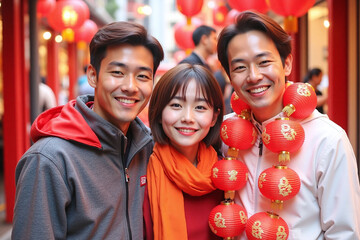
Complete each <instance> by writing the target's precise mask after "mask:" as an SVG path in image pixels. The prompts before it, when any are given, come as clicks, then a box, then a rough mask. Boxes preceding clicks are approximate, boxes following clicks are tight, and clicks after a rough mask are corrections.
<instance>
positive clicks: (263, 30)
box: [218, 12, 360, 240]
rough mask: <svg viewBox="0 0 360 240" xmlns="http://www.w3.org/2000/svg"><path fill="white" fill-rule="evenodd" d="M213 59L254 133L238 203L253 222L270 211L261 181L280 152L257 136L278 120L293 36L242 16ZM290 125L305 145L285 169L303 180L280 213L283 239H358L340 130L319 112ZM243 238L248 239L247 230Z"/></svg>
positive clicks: (359, 222)
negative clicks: (298, 130) (297, 127)
mask: <svg viewBox="0 0 360 240" xmlns="http://www.w3.org/2000/svg"><path fill="white" fill-rule="evenodd" d="M218 57H219V60H220V62H221V64H222V66H223V67H224V69H225V71H226V72H227V74H228V76H229V78H230V80H231V83H232V86H233V87H234V90H235V91H236V93H237V95H238V96H239V97H240V98H241V99H242V100H244V101H245V102H246V103H247V104H249V106H250V108H251V111H252V114H251V121H252V123H253V124H254V126H255V127H256V129H257V130H258V139H257V141H256V143H255V145H254V146H253V147H251V148H250V149H247V150H240V151H239V154H238V159H239V160H241V161H244V162H245V164H246V165H247V167H248V169H249V178H248V182H247V184H246V186H245V187H244V188H243V189H241V190H239V191H237V193H236V196H235V202H236V203H238V204H240V205H243V206H244V207H245V208H246V210H247V213H248V217H249V218H250V217H251V216H252V215H254V214H256V213H258V212H267V211H269V210H271V208H270V200H269V199H267V198H266V197H264V196H263V195H262V194H261V193H260V191H259V188H258V178H259V175H260V173H261V172H262V171H264V170H265V169H267V168H269V167H271V166H272V165H275V164H276V163H277V159H278V154H277V153H273V152H271V151H270V150H268V149H267V148H266V147H263V144H262V141H261V132H262V130H263V128H264V127H265V126H266V124H268V123H269V122H272V121H274V120H275V119H276V118H278V117H282V116H283V114H282V109H283V107H284V106H283V103H282V99H283V94H284V91H285V80H286V76H288V75H289V74H290V73H291V68H292V67H291V65H292V55H291V38H290V36H289V35H288V34H287V33H286V32H285V31H284V30H283V29H282V28H281V27H280V26H279V25H278V24H277V23H276V22H275V21H273V20H272V19H270V18H269V17H267V16H265V15H262V14H257V13H253V12H243V13H240V15H239V17H238V18H237V20H236V22H235V24H233V25H229V26H227V27H226V28H224V30H223V31H222V32H221V33H220V36H219V41H218ZM233 115H234V114H233ZM230 116H231V115H230ZM227 117H229V116H227ZM290 118H291V117H290ZM291 120H295V121H298V122H299V123H300V124H301V125H302V127H303V128H304V131H305V141H304V143H303V145H302V147H301V148H300V150H298V151H297V152H295V153H292V154H291V160H290V162H289V163H288V164H287V166H288V167H289V168H291V169H293V170H294V171H295V172H296V173H297V174H298V175H299V176H300V179H301V187H300V191H299V193H298V194H297V195H296V196H295V197H294V198H292V199H290V200H287V201H284V204H283V209H282V210H278V214H279V215H280V217H282V218H283V219H284V220H285V221H286V222H287V224H288V227H289V235H288V239H292V240H294V239H300V240H303V239H342V240H343V239H344V240H345V239H348V240H355V239H360V187H359V178H358V174H357V165H356V159H355V156H354V152H353V149H352V147H351V145H350V142H349V140H348V137H347V135H346V133H345V131H344V130H343V129H341V128H340V127H339V126H338V125H336V124H335V123H334V122H332V121H331V120H330V119H329V118H328V117H327V116H326V115H323V114H320V113H319V112H318V111H317V110H314V112H313V113H312V114H310V116H308V117H306V118H304V119H293V118H291ZM240 134H241V133H240ZM240 238H241V239H246V235H245V232H244V233H243V234H242V235H241V236H240Z"/></svg>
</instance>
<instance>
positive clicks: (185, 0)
mask: <svg viewBox="0 0 360 240" xmlns="http://www.w3.org/2000/svg"><path fill="white" fill-rule="evenodd" d="M203 2H204V1H203V0H176V6H177V8H178V10H179V11H180V12H181V13H182V14H183V15H185V16H186V17H188V18H191V17H193V16H195V15H196V14H198V13H199V12H200V11H201V8H202V5H203Z"/></svg>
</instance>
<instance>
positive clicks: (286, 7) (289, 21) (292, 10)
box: [268, 0, 316, 33]
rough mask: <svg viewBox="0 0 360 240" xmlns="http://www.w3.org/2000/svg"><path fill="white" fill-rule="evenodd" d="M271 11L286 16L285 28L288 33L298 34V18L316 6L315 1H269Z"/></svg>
mask: <svg viewBox="0 0 360 240" xmlns="http://www.w3.org/2000/svg"><path fill="white" fill-rule="evenodd" d="M268 2H269V5H270V9H271V10H272V11H274V12H275V13H277V14H279V15H281V16H284V17H285V18H284V28H285V31H286V32H288V33H296V32H297V30H298V24H297V18H298V17H301V16H302V15H304V14H305V13H307V11H309V9H310V8H311V7H312V6H314V4H315V2H316V1H315V0H303V1H301V2H299V1H297V0H268Z"/></svg>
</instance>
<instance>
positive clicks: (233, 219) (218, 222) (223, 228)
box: [209, 202, 247, 238]
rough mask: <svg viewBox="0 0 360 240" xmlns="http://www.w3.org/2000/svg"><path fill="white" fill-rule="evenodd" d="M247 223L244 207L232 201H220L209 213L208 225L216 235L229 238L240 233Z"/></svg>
mask: <svg viewBox="0 0 360 240" xmlns="http://www.w3.org/2000/svg"><path fill="white" fill-rule="evenodd" d="M246 223H247V213H246V210H245V208H243V207H242V206H240V205H237V204H235V203H234V202H221V205H218V206H216V207H215V208H213V209H212V210H211V212H210V215H209V226H210V229H211V231H212V232H213V233H214V234H216V235H217V236H220V237H223V238H231V237H235V236H238V235H240V234H241V233H242V232H243V231H244V230H245V226H246Z"/></svg>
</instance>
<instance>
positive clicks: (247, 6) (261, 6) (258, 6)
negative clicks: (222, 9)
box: [228, 0, 269, 13]
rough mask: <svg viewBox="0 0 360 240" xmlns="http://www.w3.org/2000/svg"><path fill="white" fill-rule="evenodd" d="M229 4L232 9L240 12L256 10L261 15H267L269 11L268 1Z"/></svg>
mask: <svg viewBox="0 0 360 240" xmlns="http://www.w3.org/2000/svg"><path fill="white" fill-rule="evenodd" d="M228 3H229V5H230V7H231V8H234V9H236V10H238V11H240V12H241V11H245V10H256V11H258V12H261V13H266V12H267V11H268V10H269V6H268V5H267V3H266V0H251V1H249V0H228Z"/></svg>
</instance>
